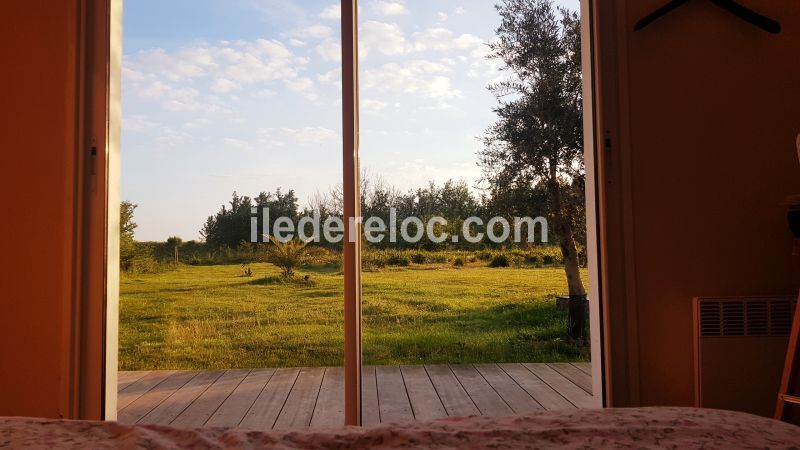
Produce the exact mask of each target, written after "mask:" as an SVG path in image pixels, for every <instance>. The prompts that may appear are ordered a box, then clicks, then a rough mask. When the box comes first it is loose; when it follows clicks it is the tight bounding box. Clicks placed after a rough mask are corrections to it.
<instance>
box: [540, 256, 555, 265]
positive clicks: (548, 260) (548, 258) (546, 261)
mask: <svg viewBox="0 0 800 450" xmlns="http://www.w3.org/2000/svg"><path fill="white" fill-rule="evenodd" d="M555 261H556V259H555V258H553V255H544V257H542V262H543V263H544V264H546V265H548V266H550V265H553V263H555Z"/></svg>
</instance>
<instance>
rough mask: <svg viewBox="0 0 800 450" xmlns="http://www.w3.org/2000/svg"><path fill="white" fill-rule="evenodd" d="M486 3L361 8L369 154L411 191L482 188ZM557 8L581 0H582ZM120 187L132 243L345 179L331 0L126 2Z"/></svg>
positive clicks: (408, 1)
mask: <svg viewBox="0 0 800 450" xmlns="http://www.w3.org/2000/svg"><path fill="white" fill-rule="evenodd" d="M493 3H494V2H492V1H491V0H364V1H362V2H361V4H360V17H359V33H360V36H359V47H360V53H361V54H360V82H361V86H360V91H361V92H360V93H361V165H362V168H364V169H365V170H366V171H367V172H368V173H369V174H370V175H371V176H373V177H381V178H382V179H383V180H384V181H386V182H387V183H389V184H392V185H394V186H395V187H397V188H398V189H400V190H402V191H405V190H407V189H410V188H415V187H418V186H422V185H424V184H426V183H427V182H428V181H436V182H438V183H443V182H444V181H446V180H448V179H455V180H464V181H466V182H467V183H468V184H469V185H470V186H477V185H478V180H479V178H480V175H481V170H480V168H479V167H478V166H477V164H476V162H477V156H476V154H477V152H478V151H479V150H480V149H481V143H480V141H479V139H478V138H479V136H480V135H481V134H482V132H483V130H485V129H486V128H487V127H488V126H489V125H490V124H491V123H492V122H493V121H494V119H495V118H494V115H493V113H492V107H493V106H494V105H495V104H496V100H495V99H494V97H493V96H492V95H491V93H489V92H488V91H487V89H486V86H487V84H489V83H491V82H493V81H498V80H500V79H502V78H503V76H504V73H503V72H502V71H500V70H499V69H500V67H499V65H498V64H497V62H495V61H490V60H487V59H486V54H487V52H488V51H487V47H486V43H487V42H488V41H489V40H491V39H492V36H493V33H494V30H495V28H496V27H497V25H498V22H499V19H498V16H497V13H496V11H495V10H494V7H493ZM556 3H557V4H560V5H564V6H566V7H568V8H570V9H573V10H576V9H578V0H559V1H557V2H556ZM124 14H125V15H124V37H123V46H124V56H123V80H122V85H123V92H122V97H123V98H122V108H123V123H122V199H123V200H128V201H132V202H133V203H136V204H137V205H138V208H137V209H136V214H135V222H136V223H137V224H138V228H137V230H136V236H135V237H136V239H137V240H140V241H148V240H165V239H166V238H168V237H169V236H180V237H182V238H183V239H185V240H190V239H199V238H200V233H199V230H200V228H201V227H202V225H203V223H204V222H205V219H206V218H207V217H208V216H209V215H212V214H214V213H215V212H216V211H218V210H219V208H220V206H221V205H222V204H224V203H227V202H228V201H229V200H230V198H231V194H232V193H233V191H237V192H238V193H239V194H243V195H249V196H255V195H257V194H258V193H259V192H262V191H275V189H277V188H279V187H280V188H282V189H283V190H284V191H286V190H288V189H294V190H295V192H296V193H297V196H298V198H299V200H300V203H301V205H303V204H305V203H306V202H307V200H308V199H309V198H310V196H312V195H313V194H314V193H315V192H317V191H321V192H326V191H328V190H329V189H330V188H331V187H333V186H335V185H337V184H338V183H340V181H341V169H342V162H341V61H340V48H339V37H340V30H339V10H338V7H337V2H336V1H335V0H302V1H300V0H131V1H127V2H125V11H124Z"/></svg>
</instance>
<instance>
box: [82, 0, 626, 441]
mask: <svg viewBox="0 0 800 450" xmlns="http://www.w3.org/2000/svg"><path fill="white" fill-rule="evenodd" d="M75 1H77V2H79V4H80V5H81V6H82V10H81V11H82V13H81V16H82V17H83V18H84V23H83V26H82V29H83V30H84V34H83V36H82V39H83V42H84V43H85V44H86V48H85V55H87V56H86V64H85V67H86V68H87V70H86V73H84V74H83V77H84V78H83V79H84V80H86V82H85V85H86V89H85V90H83V91H81V93H80V94H79V95H81V96H82V98H83V99H86V102H87V104H86V105H85V108H84V110H83V112H82V117H84V122H82V123H85V130H86V132H85V135H84V136H83V138H82V140H81V142H80V146H79V152H78V157H79V159H80V160H81V164H83V165H82V166H79V167H83V168H84V170H88V171H89V172H88V173H90V174H91V173H92V172H91V171H92V170H95V172H94V175H93V176H95V177H96V180H100V181H95V185H94V186H95V189H94V190H92V189H89V190H88V191H87V192H88V193H85V194H84V198H85V199H86V205H87V206H86V211H87V212H86V214H85V215H83V216H79V221H80V223H79V225H80V227H79V229H82V230H84V233H83V236H84V239H83V240H82V241H81V242H80V243H79V247H80V248H81V249H83V252H80V251H78V252H77V256H76V261H78V262H80V265H78V266H77V267H82V270H81V281H82V283H81V286H82V288H83V289H87V290H85V291H83V293H82V295H79V296H78V297H77V298H79V299H82V300H81V301H78V302H76V304H77V306H78V307H80V305H85V307H84V308H82V309H81V308H78V310H77V311H76V315H75V316H74V317H75V318H76V319H75V320H76V322H74V323H75V324H76V326H75V328H76V329H77V330H80V331H79V332H76V333H73V334H74V335H75V336H74V337H75V340H74V341H73V345H72V348H73V349H75V350H74V351H73V352H72V353H73V355H72V360H73V362H74V363H73V366H74V368H75V369H74V371H73V375H74V376H75V378H74V382H73V383H72V384H71V386H72V389H73V392H74V393H75V394H74V395H73V396H72V397H74V398H75V401H74V402H73V405H74V407H73V409H72V414H73V417H74V418H86V419H104V420H115V419H116V415H117V411H116V404H117V366H118V351H119V348H118V347H119V345H118V333H119V327H118V318H119V206H120V136H121V133H120V130H121V120H122V115H121V78H122V27H123V18H122V13H123V0H75ZM602 3H603V2H601V1H600V0H580V5H581V27H582V29H581V34H582V42H584V45H582V61H583V67H584V77H583V98H584V140H585V145H584V148H585V165H586V178H587V183H586V219H587V259H588V266H589V273H590V294H589V298H590V304H589V305H590V326H591V336H590V339H591V344H592V373H593V392H594V397H595V399H596V404H597V406H598V407H599V406H612V405H614V404H616V405H617V406H621V404H622V403H625V402H619V401H617V402H613V403H612V402H611V401H609V399H610V396H611V393H612V392H613V391H612V390H611V387H612V385H613V384H616V385H617V386H627V382H628V381H627V379H628V377H627V376H625V375H626V372H627V370H628V369H629V367H631V364H634V365H635V361H632V362H631V361H628V360H627V359H623V360H613V362H614V366H615V367H617V368H621V370H618V371H616V372H614V371H612V367H611V366H612V360H611V359H610V353H611V352H610V350H611V348H612V345H611V340H610V338H611V335H610V334H609V330H608V328H607V324H608V320H607V319H608V318H609V317H611V310H612V304H611V303H610V302H608V301H605V300H607V297H608V292H609V289H608V281H609V273H612V272H613V273H617V275H618V276H624V273H622V274H620V273H619V271H615V270H610V269H613V268H612V267H610V265H609V261H607V259H606V258H605V257H604V255H605V254H606V252H605V249H606V248H607V245H608V242H609V236H610V235H609V226H608V225H609V217H608V214H607V211H606V208H607V206H606V204H607V197H608V195H609V192H608V189H604V184H605V183H606V182H607V179H608V177H609V175H608V173H607V171H606V170H604V166H605V165H607V164H608V157H607V156H605V155H606V152H605V151H598V145H597V143H598V142H605V139H604V137H603V133H602V132H601V131H600V130H602V129H603V127H604V126H606V125H607V123H608V122H607V121H604V120H601V119H603V118H604V117H607V116H608V113H609V111H607V110H604V109H603V110H601V108H600V106H601V104H602V102H601V97H602V94H603V93H604V89H605V90H607V84H608V83H607V84H606V85H603V84H602V81H603V77H604V76H608V75H607V74H605V73H602V72H600V70H603V69H604V68H606V70H607V68H608V67H611V66H610V65H609V64H608V62H606V65H605V66H601V65H600V64H599V58H598V51H597V50H596V49H600V50H602V47H600V46H599V44H601V42H600V41H599V39H598V33H597V30H598V28H604V27H607V26H608V25H607V24H606V23H605V22H601V21H599V20H598V10H599V8H606V9H608V8H609V7H613V5H612V4H613V3H614V2H605V5H602V6H601V4H602ZM341 9H342V19H341V20H342V41H341V43H342V113H343V116H342V118H343V128H342V130H343V135H342V160H343V172H342V177H343V192H344V215H345V218H344V219H345V236H346V238H345V239H344V240H343V242H344V288H345V289H344V322H345V423H346V424H347V425H360V424H361V364H362V360H361V350H362V333H361V258H360V253H361V242H360V239H355V240H353V241H352V242H350V239H349V236H350V233H351V232H352V233H356V234H355V236H360V231H361V221H360V216H361V211H360V195H359V185H360V179H359V178H360V170H359V108H358V106H359V90H358V38H357V36H358V0H341ZM603 17H605V18H608V14H603ZM92 55H93V56H94V57H92ZM604 62H605V61H604ZM612 63H613V61H612ZM612 75H613V74H612ZM602 106H603V107H605V108H606V109H608V108H609V105H607V104H602ZM612 106H613V105H612ZM612 109H613V108H612ZM84 150H85V151H88V152H92V151H94V154H93V155H92V154H91V153H86V152H85V151H84ZM86 155H89V156H88V157H87V156H86ZM92 168H94V169H92ZM80 217H82V218H83V219H82V220H81V219H80ZM613 218H614V216H612V217H611V219H613ZM89 288H93V289H89ZM622 300H623V301H624V300H625V299H624V298H623V299H622ZM628 307H630V305H629V304H627V303H621V304H620V305H616V304H615V306H614V308H613V309H614V310H615V311H616V310H617V308H622V309H624V308H628ZM627 316H628V315H626V317H627ZM80 318H83V319H82V320H79V319H80ZM618 322H620V321H617V322H615V323H618ZM623 328H625V327H624V326H623ZM626 331H627V330H626ZM625 334H626V335H627V334H628V333H625ZM625 337H626V338H629V337H632V336H625ZM622 342H623V341H622V340H621V339H615V341H614V343H615V344H617V346H619V345H621V343H622ZM626 342H627V344H626V345H629V346H630V345H635V341H634V342H633V343H631V341H627V340H626ZM628 348H629V347H628ZM619 353H621V352H619ZM631 356H635V355H631V354H627V355H625V358H629V357H631ZM617 375H619V376H617ZM612 381H616V382H617V383H612ZM629 389H630V390H632V391H634V392H635V391H636V387H635V386H632V387H630V388H629Z"/></svg>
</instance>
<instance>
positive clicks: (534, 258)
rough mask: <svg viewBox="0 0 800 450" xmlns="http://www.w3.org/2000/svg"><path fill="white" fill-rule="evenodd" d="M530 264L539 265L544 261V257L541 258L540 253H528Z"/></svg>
mask: <svg viewBox="0 0 800 450" xmlns="http://www.w3.org/2000/svg"><path fill="white" fill-rule="evenodd" d="M526 260H527V261H528V263H529V264H533V265H534V266H538V265H540V264H541V263H542V259H541V258H539V256H538V255H528V257H527V258H526Z"/></svg>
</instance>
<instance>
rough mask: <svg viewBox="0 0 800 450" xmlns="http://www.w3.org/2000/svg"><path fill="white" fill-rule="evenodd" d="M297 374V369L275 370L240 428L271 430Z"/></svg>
mask: <svg viewBox="0 0 800 450" xmlns="http://www.w3.org/2000/svg"><path fill="white" fill-rule="evenodd" d="M299 374H300V369H298V368H285V369H278V370H276V371H275V374H274V375H272V378H270V380H269V382H268V383H267V385H266V386H265V387H264V390H263V391H261V393H260V394H259V395H258V398H256V401H255V402H254V403H253V406H252V407H251V408H250V410H249V411H247V414H246V415H245V416H244V419H242V422H241V424H240V426H241V427H243V428H252V429H254V430H271V429H272V427H273V426H274V425H275V421H276V420H277V419H278V415H279V414H280V413H281V409H283V405H284V403H286V399H287V398H288V397H289V393H290V392H291V391H292V386H294V383H295V381H296V380H297V376H298V375H299Z"/></svg>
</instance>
